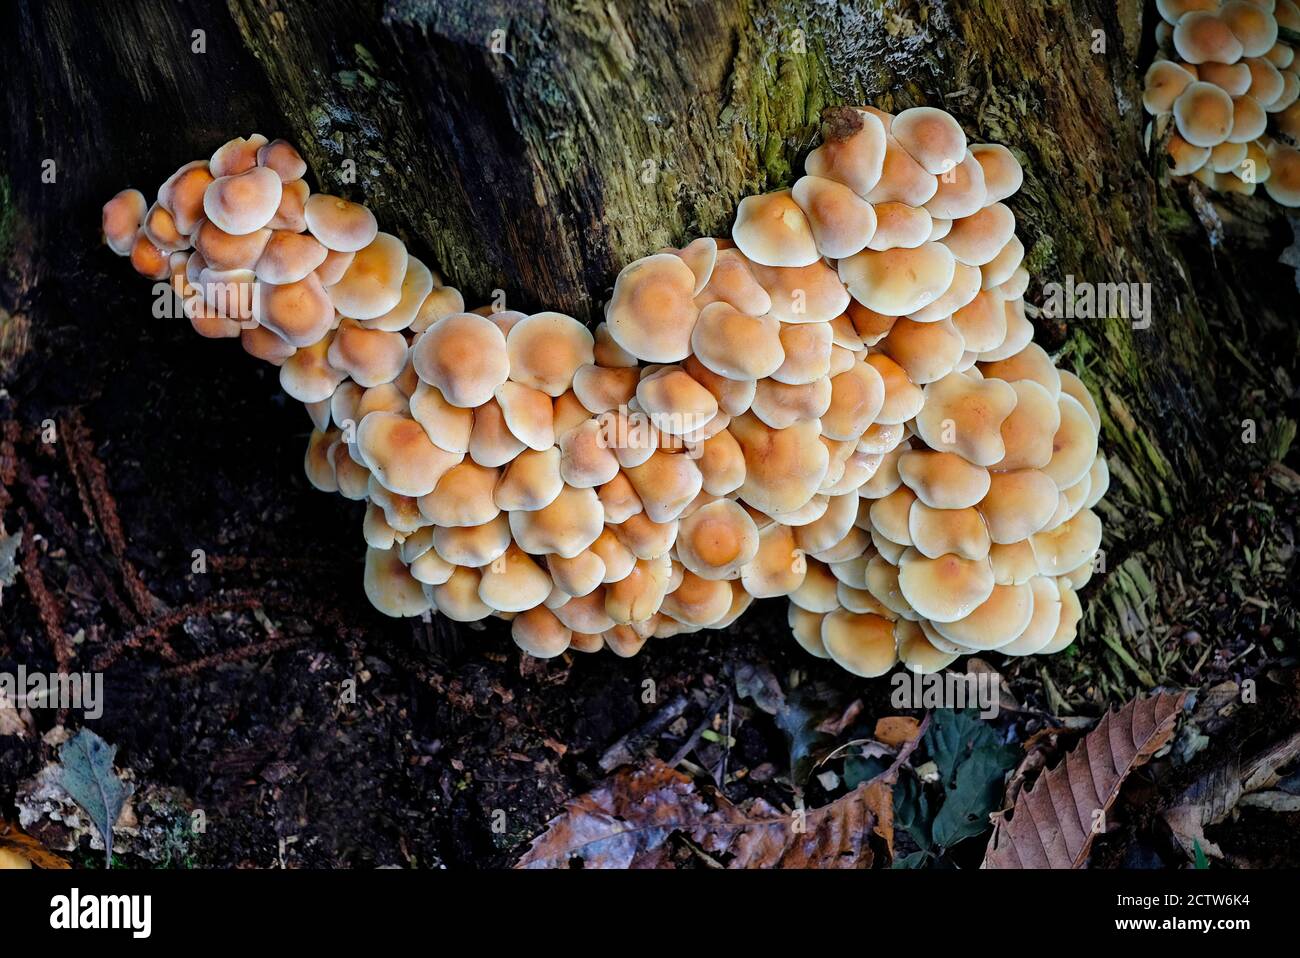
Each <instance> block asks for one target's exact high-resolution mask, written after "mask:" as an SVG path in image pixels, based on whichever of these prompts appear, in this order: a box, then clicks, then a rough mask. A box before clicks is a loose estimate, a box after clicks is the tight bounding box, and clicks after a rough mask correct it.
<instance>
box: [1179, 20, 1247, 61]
mask: <svg viewBox="0 0 1300 958" xmlns="http://www.w3.org/2000/svg"><path fill="white" fill-rule="evenodd" d="M1174 49H1175V50H1177V51H1178V55H1179V56H1180V57H1182V59H1184V60H1186V61H1187V62H1188V63H1191V64H1200V63H1210V62H1213V63H1236V62H1237V61H1238V60H1240V59H1241V56H1242V54H1243V53H1245V52H1246V51H1245V47H1243V46H1242V45H1241V41H1240V40H1238V39H1237V38H1236V36H1235V35H1234V34H1233V32H1232V29H1231V28H1230V27H1229V26H1228V25H1227V24H1226V23H1225V22H1224V21H1222V20H1220V19H1219V17H1218V15H1217V13H1211V12H1209V11H1201V10H1194V11H1191V12H1189V13H1187V14H1185V15H1184V16H1183V17H1181V18H1180V19H1179V21H1178V23H1177V24H1175V25H1174Z"/></svg>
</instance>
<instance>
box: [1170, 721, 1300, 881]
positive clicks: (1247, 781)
mask: <svg viewBox="0 0 1300 958" xmlns="http://www.w3.org/2000/svg"><path fill="white" fill-rule="evenodd" d="M1297 754H1300V732H1296V733H1293V734H1291V735H1289V736H1287V737H1286V738H1285V739H1282V740H1281V741H1279V742H1274V743H1272V744H1270V745H1268V746H1267V747H1265V748H1264V749H1263V750H1262V751H1260V752H1257V753H1256V754H1254V755H1252V756H1250V757H1249V758H1246V759H1242V758H1241V757H1240V756H1236V755H1233V756H1230V757H1229V758H1228V759H1227V760H1226V761H1225V762H1223V763H1222V764H1220V765H1217V766H1215V767H1213V768H1211V769H1209V770H1207V771H1205V772H1203V773H1202V774H1201V775H1199V776H1197V778H1196V779H1194V780H1193V781H1192V782H1191V783H1190V784H1189V785H1188V786H1187V787H1186V788H1185V789H1183V791H1182V792H1181V793H1180V794H1179V795H1177V796H1176V797H1174V798H1173V799H1172V800H1171V801H1170V803H1169V807H1167V808H1166V809H1165V810H1164V811H1163V812H1161V817H1163V818H1164V820H1165V823H1166V824H1167V825H1168V826H1169V831H1170V832H1171V833H1172V835H1173V838H1174V841H1175V842H1176V843H1177V844H1178V846H1179V848H1181V849H1182V850H1183V852H1184V854H1186V855H1187V857H1188V858H1189V859H1190V858H1194V857H1195V849H1196V845H1197V844H1198V843H1199V844H1200V846H1201V851H1203V852H1204V853H1205V854H1206V855H1208V856H1209V857H1211V858H1222V857H1223V851H1222V850H1221V849H1220V848H1219V846H1218V845H1216V844H1215V843H1214V842H1212V841H1210V839H1208V838H1206V837H1205V827H1206V826H1207V825H1216V824H1218V823H1219V822H1221V821H1223V820H1224V819H1225V818H1227V817H1228V816H1229V815H1230V814H1232V811H1233V809H1235V808H1236V807H1237V806H1238V805H1239V804H1243V803H1244V800H1245V799H1246V798H1248V797H1250V796H1251V795H1252V794H1255V793H1258V792H1261V791H1263V790H1265V789H1270V788H1272V787H1273V786H1274V785H1276V784H1277V782H1278V781H1279V779H1280V778H1281V775H1280V774H1279V772H1278V769H1280V768H1282V767H1284V766H1286V765H1289V764H1290V763H1291V762H1293V761H1294V760H1295V757H1296V755H1297ZM1265 794H1267V792H1265Z"/></svg>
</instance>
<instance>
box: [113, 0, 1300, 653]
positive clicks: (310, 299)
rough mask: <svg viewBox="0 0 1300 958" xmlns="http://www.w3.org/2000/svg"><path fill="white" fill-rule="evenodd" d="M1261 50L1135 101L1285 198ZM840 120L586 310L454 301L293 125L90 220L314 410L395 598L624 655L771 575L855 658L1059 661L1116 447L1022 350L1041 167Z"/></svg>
mask: <svg viewBox="0 0 1300 958" xmlns="http://www.w3.org/2000/svg"><path fill="white" fill-rule="evenodd" d="M1171 4H1172V0H1170V3H1166V4H1165V10H1162V14H1164V13H1166V12H1168V13H1172V12H1174V9H1173V6H1172V5H1171ZM1248 14H1249V11H1238V12H1236V13H1234V14H1233V16H1234V17H1235V18H1236V19H1235V20H1233V22H1239V23H1240V24H1243V25H1253V24H1255V23H1256V21H1258V19H1259V18H1258V17H1252V16H1250V15H1248ZM1180 16H1181V14H1180ZM1249 28H1250V29H1251V30H1253V29H1254V27H1253V26H1250V27H1249ZM1199 30H1200V31H1202V32H1205V33H1206V35H1209V32H1210V31H1209V28H1199ZM1242 30H1243V32H1246V31H1247V26H1242ZM1196 37H1197V38H1198V39H1199V40H1200V41H1204V39H1205V38H1204V37H1202V36H1201V33H1200V32H1197V33H1196ZM1263 39H1264V38H1263V37H1262V36H1258V37H1254V38H1253V44H1252V48H1255V47H1258V46H1259V45H1260V44H1262V43H1263ZM1243 45H1244V43H1243ZM1262 62H1264V63H1266V64H1267V66H1261V65H1258V64H1256V65H1254V66H1253V67H1250V68H1247V69H1245V75H1246V77H1247V79H1246V81H1245V84H1246V85H1245V87H1243V88H1241V89H1237V87H1240V86H1241V84H1242V82H1243V81H1242V76H1241V75H1240V73H1241V71H1236V73H1237V75H1236V76H1234V77H1232V83H1233V84H1234V89H1235V90H1236V92H1228V91H1227V90H1224V89H1223V88H1222V87H1221V86H1217V85H1215V84H1214V83H1212V82H1211V81H1210V80H1208V79H1205V78H1204V77H1200V78H1198V77H1197V76H1196V74H1195V73H1194V68H1193V70H1188V69H1186V68H1184V67H1181V66H1178V65H1173V64H1170V65H1168V66H1161V67H1159V69H1156V68H1153V70H1152V74H1151V75H1152V77H1153V78H1154V79H1156V80H1159V83H1153V86H1152V90H1151V91H1150V95H1149V96H1148V98H1147V99H1148V102H1149V103H1150V104H1155V105H1157V106H1160V107H1162V108H1163V107H1166V106H1167V107H1168V108H1169V110H1170V112H1172V113H1175V114H1178V113H1180V112H1181V113H1185V114H1186V117H1185V125H1186V126H1187V127H1188V131H1189V132H1190V133H1191V134H1192V135H1191V138H1189V139H1187V140H1185V141H1184V142H1185V145H1186V147H1187V149H1188V150H1204V152H1205V153H1206V154H1207V155H1209V154H1210V153H1211V152H1212V150H1217V151H1218V152H1217V155H1216V156H1215V158H1214V162H1215V163H1216V164H1217V167H1222V168H1224V169H1225V170H1227V169H1235V168H1236V167H1237V166H1238V165H1239V164H1240V163H1242V162H1243V161H1244V159H1245V158H1246V157H1249V156H1252V155H1253V156H1255V157H1256V159H1257V160H1258V161H1260V162H1262V163H1267V164H1269V165H1271V166H1272V167H1273V168H1274V170H1275V172H1274V173H1273V174H1272V176H1270V177H1269V180H1270V182H1272V181H1276V184H1277V186H1276V188H1277V189H1278V191H1279V192H1283V191H1285V190H1286V189H1288V188H1291V189H1294V188H1295V187H1296V184H1297V179H1298V178H1300V177H1298V176H1297V170H1296V167H1295V165H1294V164H1290V163H1289V160H1288V158H1287V157H1286V156H1285V155H1283V154H1281V153H1280V152H1279V151H1278V150H1277V149H1276V148H1274V146H1270V148H1269V149H1264V148H1262V147H1257V146H1256V144H1255V143H1254V141H1250V142H1247V143H1241V144H1237V143H1235V142H1234V137H1233V133H1234V129H1233V128H1234V127H1238V126H1240V127H1242V128H1243V129H1242V132H1243V133H1244V132H1247V131H1248V130H1253V128H1254V127H1255V126H1257V125H1258V122H1259V116H1260V114H1257V113H1252V112H1250V105H1249V104H1247V103H1245V102H1244V100H1242V102H1238V100H1240V99H1241V98H1249V97H1251V96H1252V91H1253V92H1254V93H1258V94H1260V95H1261V96H1262V95H1264V93H1265V92H1272V93H1274V94H1275V95H1277V96H1281V95H1283V94H1284V92H1285V90H1284V88H1285V86H1286V81H1285V79H1284V78H1283V77H1282V74H1281V72H1280V70H1279V68H1278V67H1276V65H1275V64H1274V63H1273V61H1272V60H1266V61H1262ZM1201 88H1205V89H1204V90H1203V91H1202V90H1201ZM1189 90H1190V91H1192V92H1193V93H1197V94H1198V97H1190V98H1189V97H1187V94H1188V91H1189ZM1202 97H1203V99H1204V101H1205V104H1209V107H1207V106H1205V104H1203V103H1201V102H1200V98H1202ZM1225 98H1226V99H1227V103H1228V110H1227V111H1224V110H1223V109H1221V108H1222V107H1223V105H1224V99H1225ZM1234 98H1237V99H1234ZM1268 102H1270V103H1271V102H1272V101H1268ZM1179 103H1182V104H1183V106H1182V107H1181V108H1180V107H1179ZM1259 105H1260V107H1261V112H1262V109H1263V108H1264V103H1263V102H1260V103H1259ZM1210 107H1218V108H1220V109H1219V115H1218V116H1217V124H1218V125H1217V126H1216V127H1214V130H1213V135H1212V136H1211V135H1210V134H1202V133H1201V132H1199V131H1201V130H1202V129H1203V128H1205V127H1207V126H1210V125H1212V123H1211V121H1216V118H1215V117H1212V116H1209V110H1210ZM1225 116H1226V123H1227V125H1228V127H1229V129H1227V130H1226V131H1225V130H1223V126H1224V125H1225ZM1297 122H1300V120H1297ZM1221 134H1222V136H1221ZM823 135H824V138H823V143H822V145H821V146H819V147H818V148H817V149H815V150H814V151H813V152H812V153H811V154H810V156H809V158H808V161H807V165H806V174H807V175H805V176H803V177H801V178H800V179H798V180H797V181H796V182H795V184H794V186H793V187H792V188H791V189H790V190H781V191H777V192H774V193H769V194H765V195H761V196H754V197H749V198H747V199H745V200H743V201H742V202H741V203H740V205H739V207H738V210H737V216H736V221H735V224H734V226H733V229H732V240H731V241H727V240H715V239H711V238H708V237H705V238H701V239H697V240H695V241H693V242H691V243H689V244H688V245H686V246H685V247H683V248H681V249H665V250H660V251H658V252H656V253H652V254H651V255H648V256H646V257H644V258H642V259H640V260H637V261H635V262H633V263H630V264H628V265H627V266H626V267H625V268H624V269H623V270H622V271H621V272H620V273H619V275H618V278H617V280H616V282H615V286H614V290H613V295H612V297H611V299H610V301H609V304H608V307H607V309H606V313H605V321H604V322H602V323H600V324H598V325H597V326H596V328H595V329H594V330H589V329H588V328H587V327H585V326H584V325H583V324H582V323H580V322H578V321H577V320H575V319H574V318H572V317H570V316H566V315H564V314H562V313H556V312H537V313H532V314H528V313H524V312H519V311H515V310H501V309H491V308H487V307H483V308H479V309H470V308H467V304H466V302H465V300H464V298H463V297H462V296H461V294H460V293H459V292H458V291H457V290H455V289H453V288H451V287H446V286H443V285H442V284H441V281H440V280H439V278H438V277H437V276H436V275H435V274H434V273H433V271H431V270H430V269H429V268H428V267H427V266H426V265H425V264H424V263H422V262H421V261H420V260H419V259H418V258H416V257H413V256H411V255H410V253H409V252H408V251H407V249H406V247H405V244H403V243H402V241H401V240H399V239H398V238H397V237H396V236H394V235H392V234H389V233H384V232H381V231H380V230H379V226H378V222H377V220H376V219H375V217H374V215H373V214H372V213H371V212H370V211H369V210H368V209H366V207H364V206H363V205H361V204H357V203H353V202H351V201H349V200H346V199H344V198H340V197H334V196H327V195H323V194H312V193H311V192H310V190H309V189H308V188H307V186H306V184H305V183H304V182H303V180H302V177H303V176H304V174H305V172H306V164H305V162H304V161H303V159H302V157H301V155H300V154H299V153H298V152H297V150H295V149H294V148H293V146H292V145H291V144H289V143H287V142H285V141H283V140H276V141H273V142H268V141H267V140H266V138H264V137H260V136H257V135H254V136H251V137H248V138H237V139H235V140H231V141H230V142H229V143H227V144H225V145H224V146H222V147H221V148H220V149H218V151H217V152H216V153H215V154H214V155H213V157H212V158H211V159H210V160H209V161H207V162H206V163H205V162H202V161H199V162H197V163H193V164H187V165H186V166H184V167H181V169H180V170H178V171H177V172H176V173H175V174H173V176H172V177H171V178H170V179H169V180H168V181H167V183H165V184H164V186H163V188H162V189H161V190H160V191H159V196H158V202H157V203H156V204H155V205H154V206H153V207H149V206H148V205H147V202H146V200H145V198H144V197H143V195H141V194H139V193H137V192H135V191H124V192H123V193H121V194H119V195H118V196H117V197H114V199H113V200H111V201H110V202H109V203H108V204H106V205H105V208H104V216H103V228H104V235H105V239H106V242H107V243H108V244H109V245H110V247H111V248H112V249H114V251H115V252H118V253H120V254H122V255H129V256H130V257H131V260H132V263H133V265H135V267H136V268H137V270H139V271H140V272H142V273H144V274H145V275H148V276H151V277H158V278H166V279H169V280H170V281H171V283H172V286H173V288H174V289H175V291H176V293H177V295H178V296H182V297H185V298H186V315H187V316H188V317H189V318H190V320H191V322H192V323H193V324H194V326H195V328H196V329H197V330H198V331H199V332H200V333H202V334H203V335H205V336H213V337H217V336H230V337H238V338H239V339H240V341H241V343H242V345H243V347H244V349H245V350H246V351H248V352H249V353H251V354H253V355H255V356H259V357H260V358H263V359H266V360H267V361H268V362H271V363H274V364H276V365H278V366H279V368H280V380H281V384H282V386H283V387H284V389H285V390H286V392H288V393H289V394H290V395H291V396H293V397H294V398H296V399H299V400H300V401H302V402H303V403H305V404H307V407H308V412H309V414H310V415H311V418H312V425H313V429H312V432H311V438H310V439H309V441H308V445H307V452H306V455H305V456H304V468H305V470H306V472H307V475H308V478H309V481H310V482H311V483H312V485H313V486H315V487H316V488H318V489H321V490H324V491H337V492H338V493H339V494H341V495H343V496H345V497H347V498H349V499H353V500H357V501H364V502H365V503H366V511H365V519H364V522H363V530H362V531H363V536H364V539H365V541H366V544H367V552H366V563H365V574H364V585H365V591H366V594H367V596H368V597H369V598H370V599H371V601H372V602H373V604H374V605H375V606H376V608H378V609H380V610H381V611H382V612H384V613H386V614H388V615H394V616H409V615H419V614H423V613H425V612H428V611H430V610H437V611H440V612H442V613H443V614H445V615H447V616H448V617H449V618H451V619H453V620H455V621H474V620H477V619H481V618H484V617H486V616H492V615H494V616H499V617H501V618H503V619H507V620H509V621H510V622H511V634H512V637H513V638H514V641H515V642H516V644H517V645H518V646H519V647H520V648H521V649H522V650H524V651H525V652H527V653H528V654H531V655H535V656H538V657H550V656H555V655H560V654H562V653H564V652H565V651H569V650H576V651H587V652H590V651H596V650H598V649H601V648H608V649H610V650H611V651H613V652H614V653H615V654H617V655H621V656H626V655H632V654H635V653H636V652H637V651H638V650H639V649H640V648H641V647H642V646H643V645H644V643H645V642H646V641H647V640H648V639H649V638H651V637H656V636H658V637H666V636H672V635H677V634H681V633H690V632H695V631H698V630H700V629H704V628H725V627H726V626H728V625H729V624H730V623H732V622H734V621H735V620H736V619H737V618H738V617H739V616H740V615H741V614H742V613H743V612H744V610H745V609H746V608H747V607H748V605H749V603H750V602H751V601H752V599H754V598H769V597H776V596H786V597H788V598H789V600H790V605H789V613H788V615H789V623H790V627H791V631H792V633H793V635H794V637H795V639H796V641H798V642H799V644H800V645H801V646H802V647H803V648H805V649H806V650H807V651H808V652H809V653H810V654H812V655H814V656H818V657H821V658H828V659H830V660H832V661H834V662H836V663H837V664H839V665H840V666H841V667H843V668H845V669H846V670H848V671H850V672H852V673H854V674H855V675H859V676H864V677H869V676H876V675H882V674H884V673H885V672H887V671H889V670H890V669H891V668H893V667H894V666H895V665H896V664H898V663H899V662H901V663H902V664H903V665H904V666H905V667H906V668H909V669H912V670H915V671H919V672H928V671H936V670H939V669H942V668H945V667H947V665H949V664H950V663H951V662H952V661H954V660H955V659H956V658H957V656H959V655H962V654H966V653H968V652H977V651H986V650H992V649H998V650H1004V651H1006V652H1007V654H1014V655H1021V654H1035V653H1041V652H1046V651H1048V650H1059V649H1060V648H1064V647H1065V646H1066V645H1068V644H1069V642H1070V641H1072V639H1073V638H1074V635H1075V632H1076V627H1077V623H1078V621H1079V618H1080V616H1081V609H1080V607H1079V604H1078V600H1077V597H1076V595H1075V591H1076V590H1077V589H1078V588H1081V587H1082V585H1083V584H1084V583H1086V582H1087V580H1088V578H1089V576H1090V575H1091V568H1092V561H1093V555H1094V554H1095V553H1096V552H1097V550H1098V549H1099V547H1100V540H1101V523H1100V520H1099V518H1098V516H1097V514H1096V513H1095V512H1094V511H1093V507H1094V506H1095V505H1096V504H1097V502H1098V501H1099V500H1100V498H1101V497H1102V495H1104V493H1105V491H1106V488H1107V486H1108V483H1109V470H1108V469H1107V466H1106V462H1105V459H1104V458H1103V457H1102V456H1101V455H1100V454H1099V453H1098V451H1097V435H1098V431H1099V429H1100V425H1101V419H1100V415H1099V413H1098V410H1097V407H1096V405H1095V404H1094V403H1093V401H1092V399H1091V397H1090V396H1089V394H1088V392H1087V389H1086V388H1085V387H1084V385H1083V384H1082V383H1081V382H1080V381H1079V380H1078V378H1077V377H1075V376H1073V374H1071V373H1069V372H1067V371H1062V370H1057V369H1056V367H1055V365H1054V363H1053V362H1052V360H1051V358H1050V357H1049V356H1048V355H1047V354H1046V353H1045V352H1044V351H1043V350H1042V349H1041V348H1040V347H1038V346H1036V345H1034V344H1033V343H1032V334H1033V327H1032V324H1031V323H1030V322H1029V320H1028V318H1027V316H1026V314H1025V310H1024V303H1023V299H1022V296H1023V293H1024V291H1025V289H1026V287H1027V285H1028V282H1029V276H1028V272H1027V271H1026V270H1025V268H1024V266H1023V260H1024V255H1025V250H1024V247H1023V245H1022V244H1021V243H1020V241H1019V240H1018V239H1017V238H1016V236H1015V217H1014V215H1013V214H1012V212H1011V210H1010V208H1009V207H1008V206H1006V204H1005V203H1004V201H1005V200H1007V199H1008V198H1010V197H1011V196H1013V195H1014V194H1015V192H1016V191H1017V190H1018V189H1019V187H1020V185H1021V183H1022V182H1023V173H1022V171H1021V168H1020V164H1019V163H1018V162H1017V161H1016V159H1015V157H1014V156H1013V155H1012V154H1011V153H1010V151H1008V150H1006V149H1005V148H1004V147H1000V146H996V145H984V144H969V143H968V142H967V139H966V135H965V133H964V131H963V130H962V129H961V127H960V125H959V124H957V122H956V121H955V120H954V119H953V118H952V117H951V116H949V115H948V114H947V113H944V112H943V111H941V110H935V109H931V108H928V107H921V108H915V109H911V110H905V111H904V112H902V113H900V114H899V115H898V116H896V117H895V116H891V115H890V114H887V113H883V112H881V111H879V110H875V109H874V108H850V107H843V108H834V109H831V110H828V111H826V114H825V121H824V128H823ZM1211 138H1215V139H1216V142H1215V143H1214V145H1213V147H1208V146H1207V147H1200V146H1196V144H1197V143H1202V142H1207V141H1208V140H1209V139H1211ZM1252 147H1255V148H1256V149H1255V152H1254V153H1253V154H1252V153H1251V149H1252ZM1217 167H1216V168H1217ZM191 247H192V250H191ZM232 290H233V291H234V292H235V293H237V294H240V295H237V296H235V297H234V298H233V299H229V298H223V297H222V296H221V295H218V294H220V293H223V292H229V291H232ZM247 290H254V291H255V295H253V296H252V297H251V298H246V297H244V296H243V295H242V294H243V293H244V292H245V291H247ZM191 292H195V293H196V294H197V295H195V296H190V294H191ZM247 299H251V301H247Z"/></svg>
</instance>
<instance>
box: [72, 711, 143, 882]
mask: <svg viewBox="0 0 1300 958" xmlns="http://www.w3.org/2000/svg"><path fill="white" fill-rule="evenodd" d="M116 755H117V746H116V745H109V744H108V743H107V742H105V741H104V740H103V739H102V738H100V737H99V736H98V735H96V734H95V733H94V732H92V731H90V729H84V728H83V729H82V730H81V731H79V732H78V733H77V734H76V735H74V736H73V737H72V738H71V739H70V740H69V741H68V742H67V743H66V744H64V746H63V747H62V748H60V749H59V763H60V768H59V784H60V785H62V786H63V790H64V791H66V792H67V793H68V794H69V795H70V796H72V800H73V801H75V802H76V803H77V804H78V805H80V806H81V808H82V810H83V811H85V813H86V814H87V815H89V816H90V820H91V821H92V822H93V823H94V825H95V827H96V828H97V829H99V834H100V835H101V836H102V837H103V839H104V858H105V862H106V866H105V867H110V868H111V867H112V864H113V825H114V823H115V822H116V821H117V818H118V816H119V815H121V814H122V806H123V805H124V804H126V800H127V799H128V798H130V797H131V793H132V792H133V791H134V790H135V789H134V786H131V785H127V784H125V783H123V781H122V780H121V779H120V778H118V777H117V773H116V772H115V771H114V770H113V759H114V757H116Z"/></svg>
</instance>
